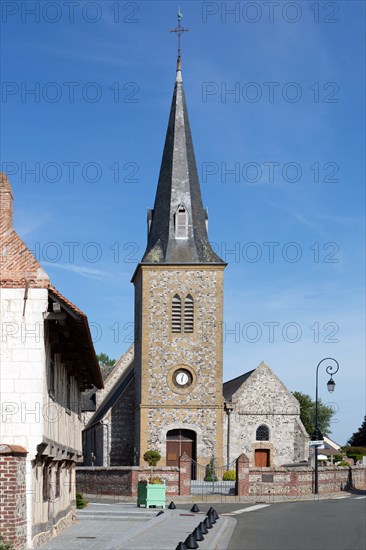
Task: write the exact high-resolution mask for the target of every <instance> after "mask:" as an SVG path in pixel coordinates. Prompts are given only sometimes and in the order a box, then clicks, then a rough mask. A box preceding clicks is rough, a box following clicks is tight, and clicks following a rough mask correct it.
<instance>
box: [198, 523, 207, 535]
mask: <svg viewBox="0 0 366 550" xmlns="http://www.w3.org/2000/svg"><path fill="white" fill-rule="evenodd" d="M199 527H200V528H201V531H202V535H207V533H208V530H207V527H206V525H205V524H204V522H203V521H201V523H200V524H199Z"/></svg>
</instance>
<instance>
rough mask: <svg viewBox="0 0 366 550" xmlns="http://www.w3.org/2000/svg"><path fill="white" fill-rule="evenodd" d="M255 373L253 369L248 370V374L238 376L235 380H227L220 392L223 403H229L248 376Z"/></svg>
mask: <svg viewBox="0 0 366 550" xmlns="http://www.w3.org/2000/svg"><path fill="white" fill-rule="evenodd" d="M254 371H255V369H253V370H250V371H249V372H246V373H245V374H242V375H241V376H238V377H237V378H233V379H232V380H228V381H227V382H225V383H224V384H223V387H222V391H223V394H224V399H225V401H230V399H231V397H232V396H233V395H234V393H235V392H236V391H238V389H239V388H240V386H241V385H242V384H243V383H244V382H245V380H247V379H248V378H249V376H250V375H251V374H252V373H253V372H254Z"/></svg>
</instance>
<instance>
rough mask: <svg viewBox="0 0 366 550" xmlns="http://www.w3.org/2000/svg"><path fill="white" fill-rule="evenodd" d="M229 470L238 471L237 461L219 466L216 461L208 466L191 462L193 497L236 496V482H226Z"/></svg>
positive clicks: (212, 460)
mask: <svg viewBox="0 0 366 550" xmlns="http://www.w3.org/2000/svg"><path fill="white" fill-rule="evenodd" d="M228 470H234V471H235V470H236V460H234V461H233V462H231V463H230V464H226V465H225V466H217V465H216V463H215V460H214V459H211V461H210V463H209V464H207V465H206V466H203V465H202V464H198V463H197V462H196V461H194V460H191V495H235V494H236V490H235V486H236V483H235V480H224V479H223V478H224V474H225V472H227V471H228Z"/></svg>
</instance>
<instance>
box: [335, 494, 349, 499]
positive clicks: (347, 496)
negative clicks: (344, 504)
mask: <svg viewBox="0 0 366 550" xmlns="http://www.w3.org/2000/svg"><path fill="white" fill-rule="evenodd" d="M350 496H351V495H344V496H341V497H334V498H335V499H336V500H341V499H342V498H350Z"/></svg>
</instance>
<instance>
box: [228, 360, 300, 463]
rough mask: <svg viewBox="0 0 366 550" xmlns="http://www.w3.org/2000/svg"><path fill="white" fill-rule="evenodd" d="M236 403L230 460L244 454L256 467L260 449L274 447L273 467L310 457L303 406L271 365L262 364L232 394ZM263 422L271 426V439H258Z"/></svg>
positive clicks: (272, 453)
mask: <svg viewBox="0 0 366 550" xmlns="http://www.w3.org/2000/svg"><path fill="white" fill-rule="evenodd" d="M232 403H233V406H234V409H233V413H232V418H231V437H230V460H235V458H236V457H237V456H239V455H240V454H241V453H244V454H245V455H247V457H248V458H249V461H250V465H251V466H253V465H254V463H255V462H254V461H255V450H256V449H269V450H270V465H271V466H281V465H283V464H288V463H292V462H300V461H301V460H306V459H307V458H308V446H307V441H308V436H307V434H306V432H305V429H304V428H303V426H302V424H301V422H300V405H299V403H298V401H297V400H296V399H295V398H294V397H293V395H292V394H291V393H290V392H289V391H288V390H287V388H286V387H285V386H284V384H283V383H282V382H281V381H280V380H279V379H278V378H277V376H276V375H275V374H274V373H273V372H272V371H271V369H270V368H269V367H267V365H265V364H264V363H261V365H259V367H258V368H257V369H256V370H255V371H254V372H253V373H252V374H251V375H250V376H249V378H247V380H246V381H245V382H244V383H243V384H242V386H241V387H240V388H239V389H238V391H237V392H236V393H234V395H233V396H232ZM261 424H265V425H266V426H268V428H269V440H268V441H257V440H256V430H257V428H258V426H260V425H261ZM225 432H226V427H225ZM226 433H227V432H226Z"/></svg>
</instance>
